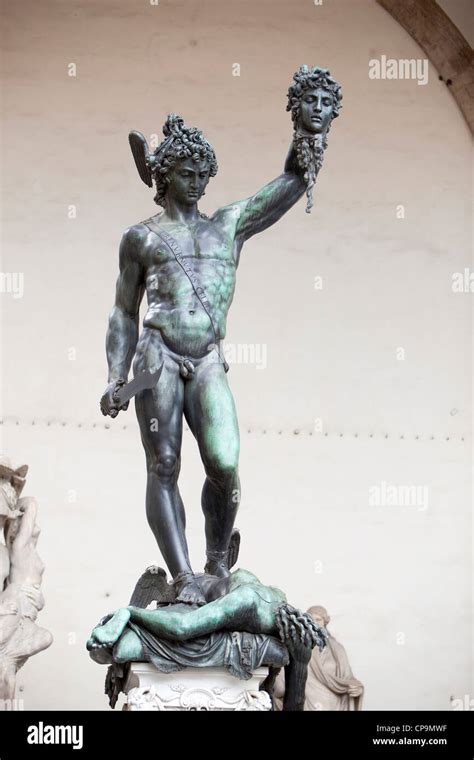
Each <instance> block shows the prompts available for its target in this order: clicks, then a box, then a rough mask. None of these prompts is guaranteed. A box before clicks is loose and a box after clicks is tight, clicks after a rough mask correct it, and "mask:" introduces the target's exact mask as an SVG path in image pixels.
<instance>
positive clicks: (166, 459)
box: [147, 451, 181, 480]
mask: <svg viewBox="0 0 474 760" xmlns="http://www.w3.org/2000/svg"><path fill="white" fill-rule="evenodd" d="M180 467H181V460H180V457H179V456H178V455H177V454H175V453H174V452H172V451H165V452H162V453H159V454H157V455H156V456H154V457H152V458H149V459H148V461H147V469H148V472H149V473H153V474H155V475H157V476H158V478H160V480H171V479H175V478H177V477H178V475H179V470H180Z"/></svg>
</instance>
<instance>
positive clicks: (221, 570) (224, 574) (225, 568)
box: [204, 550, 230, 578]
mask: <svg viewBox="0 0 474 760" xmlns="http://www.w3.org/2000/svg"><path fill="white" fill-rule="evenodd" d="M228 555H229V552H228V551H225V552H214V551H209V550H208V551H207V562H206V566H205V567H204V572H205V573H207V575H215V576H216V578H228V577H229V575H230V570H229V556H228Z"/></svg>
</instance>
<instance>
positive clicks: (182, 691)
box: [123, 662, 271, 711]
mask: <svg viewBox="0 0 474 760" xmlns="http://www.w3.org/2000/svg"><path fill="white" fill-rule="evenodd" d="M267 673H268V671H267V669H266V668H258V669H257V670H255V671H254V673H253V676H252V678H251V679H250V680H248V681H241V680H239V679H237V678H235V677H234V676H231V675H230V673H228V672H227V670H225V669H224V668H186V669H185V670H181V671H179V672H177V673H160V671H158V670H156V668H154V667H153V665H150V664H149V663H147V662H134V663H131V665H130V672H129V675H128V678H127V680H126V682H125V686H124V692H125V693H126V695H127V701H126V703H125V705H124V706H123V709H124V710H204V711H208V710H226V711H229V710H252V711H253V710H271V701H270V697H269V695H268V694H267V692H266V691H259V690H258V689H259V686H260V684H261V683H262V681H264V679H265V678H266V676H267Z"/></svg>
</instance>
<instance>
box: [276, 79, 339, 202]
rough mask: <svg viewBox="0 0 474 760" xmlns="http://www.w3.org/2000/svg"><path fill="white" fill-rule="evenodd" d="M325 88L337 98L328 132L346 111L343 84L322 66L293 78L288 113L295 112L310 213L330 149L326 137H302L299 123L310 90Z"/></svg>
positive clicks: (300, 161) (296, 141) (287, 107)
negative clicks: (299, 132)
mask: <svg viewBox="0 0 474 760" xmlns="http://www.w3.org/2000/svg"><path fill="white" fill-rule="evenodd" d="M317 87H322V88H323V89H325V90H327V91H328V92H330V93H332V95H333V98H334V105H333V112H332V118H331V122H330V123H329V125H328V130H327V131H328V132H329V129H330V127H331V123H332V121H333V119H335V118H336V116H339V112H340V110H341V108H342V104H341V101H342V89H341V85H340V84H339V83H338V82H336V80H335V79H333V77H332V76H331V75H330V72H329V69H320V68H319V67H318V66H313V67H312V68H308V66H305V65H303V66H300V68H299V69H298V71H297V72H296V74H294V75H293V84H291V85H290V87H289V88H288V103H287V105H286V110H287V111H291V118H292V120H293V126H294V130H295V134H294V143H295V149H296V157H297V160H298V164H299V166H300V167H301V168H302V169H303V170H304V178H305V181H306V196H307V199H308V202H307V205H306V212H307V213H309V212H310V211H311V208H312V206H313V186H314V183H315V181H316V175H317V173H318V171H319V169H320V168H321V166H322V163H323V157H324V151H325V149H326V148H327V144H328V143H327V139H326V135H323V136H322V138H321V137H320V136H314V137H313V136H312V137H309V136H307V135H299V134H298V121H299V116H300V108H301V99H302V97H303V95H304V93H305V92H306V90H313V89H316V88H317Z"/></svg>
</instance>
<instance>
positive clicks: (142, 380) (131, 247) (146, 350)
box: [101, 66, 342, 605]
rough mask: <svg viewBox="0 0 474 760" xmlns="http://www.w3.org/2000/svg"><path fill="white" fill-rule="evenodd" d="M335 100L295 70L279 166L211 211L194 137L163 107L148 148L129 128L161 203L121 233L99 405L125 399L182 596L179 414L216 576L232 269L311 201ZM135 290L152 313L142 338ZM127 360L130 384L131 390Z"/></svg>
mask: <svg viewBox="0 0 474 760" xmlns="http://www.w3.org/2000/svg"><path fill="white" fill-rule="evenodd" d="M341 99H342V95H341V88H340V86H339V85H338V84H337V82H336V81H335V80H334V79H332V77H331V76H330V74H329V71H328V70H326V69H319V68H317V67H313V68H308V67H307V66H301V67H300V69H299V71H298V72H297V73H296V74H295V75H294V77H293V83H292V85H291V86H290V88H289V90H288V105H287V110H289V111H291V116H292V120H293V127H294V133H293V140H292V143H291V146H290V150H289V153H288V155H287V158H286V161H285V164H284V168H283V171H282V173H281V174H280V175H279V176H278V177H276V179H274V180H272V181H271V182H269V183H268V184H267V185H265V187H263V188H262V189H261V190H259V191H257V192H256V193H255V194H254V195H251V196H250V197H248V198H246V199H245V200H241V201H236V202H235V203H231V204H229V205H226V206H222V207H221V208H219V209H217V211H216V212H215V213H214V214H213V215H212V216H210V217H208V216H206V215H205V214H203V213H201V212H200V211H199V209H198V203H199V200H200V198H201V197H202V196H203V195H204V192H205V189H206V186H207V183H208V182H209V179H210V177H214V176H215V175H216V174H217V168H218V167H217V160H216V155H215V153H214V150H213V148H212V146H211V145H210V144H209V142H208V141H207V140H206V139H205V138H204V136H203V134H202V132H200V131H199V130H198V129H197V128H196V127H188V126H186V125H185V123H184V121H183V119H182V118H181V117H179V116H177V115H175V114H169V116H168V118H167V119H166V123H165V125H164V127H163V133H164V140H163V142H162V143H161V144H160V145H159V146H158V147H157V148H156V150H155V151H154V152H150V151H149V149H148V145H147V143H146V140H145V138H144V137H143V135H141V134H140V133H138V132H132V133H131V134H130V145H131V148H132V152H133V155H134V158H135V162H136V165H137V169H138V171H139V174H140V177H141V178H142V180H143V181H144V182H145V183H146V184H147V185H148V186H149V187H152V186H153V184H154V185H155V188H156V195H155V199H154V200H155V202H156V203H157V204H158V205H159V206H161V207H162V210H161V212H160V213H158V214H157V215H156V216H152V217H151V218H149V219H146V220H145V221H143V222H140V223H138V224H135V225H133V226H131V227H129V228H128V229H127V230H126V231H125V232H124V234H123V237H122V241H121V244H120V253H119V266H120V272H119V276H118V280H117V288H116V297H115V305H114V307H113V309H112V312H111V314H110V318H109V327H108V331H107V339H106V348H107V360H108V366H109V378H108V385H107V388H106V390H105V392H104V394H103V396H102V399H101V409H102V412H103V414H106V415H107V414H108V415H110V416H111V417H116V416H117V414H118V412H119V411H120V410H121V409H126V408H127V406H128V399H129V398H130V397H131V396H132V395H135V407H136V413H137V417H138V422H139V425H140V431H141V438H142V443H143V446H144V449H145V456H146V466H147V491H146V508H147V517H148V521H149V524H150V527H151V529H152V531H153V533H154V535H155V537H156V540H157V542H158V545H159V548H160V550H161V553H162V555H163V557H164V560H165V562H166V564H167V566H168V569H169V571H170V573H171V575H172V577H173V583H174V586H175V589H176V593H177V601H178V602H185V603H189V604H197V605H203V604H205V603H206V599H205V595H204V593H203V588H202V586H201V584H200V580H199V577H196V575H195V574H194V572H193V570H192V567H191V563H190V559H189V553H188V546H187V542H186V537H185V511H184V506H183V502H182V500H181V496H180V492H179V489H178V475H179V471H180V461H181V460H180V454H181V442H182V433H183V417H184V418H185V419H186V421H187V423H188V425H189V428H190V430H191V431H192V433H193V435H194V437H195V438H196V440H197V443H198V447H199V452H200V455H201V459H202V462H203V465H204V469H205V474H206V478H205V482H204V487H203V489H202V496H201V504H202V510H203V513H204V518H205V530H206V544H207V546H206V553H207V562H206V565H205V573H206V574H207V575H210V576H214V577H217V578H218V579H222V578H225V577H228V576H229V562H228V552H229V543H230V540H231V536H232V532H233V527H234V520H235V516H236V513H237V509H238V505H239V501H240V482H239V474H238V460H239V429H238V423H237V415H236V410H235V405H234V400H233V397H232V393H231V391H230V388H229V384H228V381H227V374H226V372H227V369H228V366H227V364H226V362H225V359H224V357H223V351H222V340H223V339H224V337H225V334H226V321H227V314H228V311H229V307H230V305H231V303H232V299H233V295H234V288H235V282H236V270H237V266H238V264H239V260H240V255H241V251H242V247H243V244H244V243H245V242H246V241H247V240H248V239H249V238H250V237H252V236H253V235H255V234H256V233H258V232H263V230H265V229H266V228H267V227H270V226H271V225H272V224H274V223H275V222H277V221H278V219H280V217H281V216H283V214H284V213H285V212H286V211H288V209H290V208H291V207H292V206H293V205H294V204H295V203H296V202H297V201H298V200H299V199H300V198H301V197H302V196H303V195H304V193H305V192H306V193H307V211H309V210H310V208H311V205H312V189H313V185H314V182H315V180H316V177H317V174H318V171H319V169H320V167H321V163H322V157H323V153H324V150H325V148H326V145H327V140H326V136H327V133H328V130H329V128H330V125H331V122H332V120H333V119H334V118H335V117H336V116H337V115H338V113H339V110H340V107H341ZM145 291H146V294H147V299H148V309H147V312H146V315H145V318H144V321H143V329H142V332H141V335H140V336H139V324H138V321H139V307H140V302H141V300H142V297H143V294H144V293H145ZM132 362H133V373H134V376H135V380H134V381H132V383H135V385H133V386H132V387H129V385H128V384H127V378H128V373H129V370H130V367H131V366H132ZM150 378H151V379H150Z"/></svg>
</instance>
